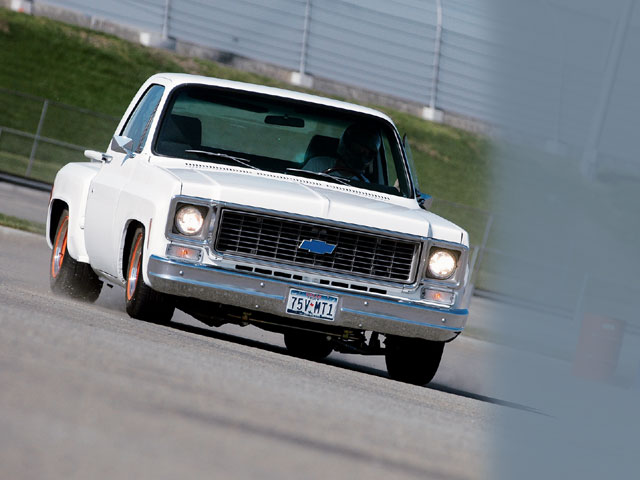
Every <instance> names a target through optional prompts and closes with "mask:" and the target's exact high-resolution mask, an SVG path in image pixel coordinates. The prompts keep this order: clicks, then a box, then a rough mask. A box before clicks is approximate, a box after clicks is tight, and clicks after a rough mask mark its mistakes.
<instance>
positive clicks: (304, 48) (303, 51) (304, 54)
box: [298, 0, 311, 75]
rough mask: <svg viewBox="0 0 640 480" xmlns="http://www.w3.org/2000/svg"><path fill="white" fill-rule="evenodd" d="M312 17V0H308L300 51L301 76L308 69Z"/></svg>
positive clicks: (299, 69) (299, 68)
mask: <svg viewBox="0 0 640 480" xmlns="http://www.w3.org/2000/svg"><path fill="white" fill-rule="evenodd" d="M310 17H311V0H307V5H306V7H305V9H304V27H303V30H302V48H301V50H300V65H299V66H298V71H299V72H300V75H304V74H305V70H306V69H307V44H308V42H309V23H310Z"/></svg>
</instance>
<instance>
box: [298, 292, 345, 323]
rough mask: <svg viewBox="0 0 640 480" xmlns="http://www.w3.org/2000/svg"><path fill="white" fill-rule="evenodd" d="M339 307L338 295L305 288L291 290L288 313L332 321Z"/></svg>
mask: <svg viewBox="0 0 640 480" xmlns="http://www.w3.org/2000/svg"><path fill="white" fill-rule="evenodd" d="M337 309H338V297H331V296H329V295H322V294H320V293H311V292H305V291H303V290H294V289H291V290H289V299H288V300H287V313H292V314H294V315H302V316H305V317H311V318H319V319H321V320H328V321H330V322H332V321H333V320H334V319H335V317H336V310H337Z"/></svg>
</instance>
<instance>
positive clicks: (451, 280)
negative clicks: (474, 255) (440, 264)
mask: <svg viewBox="0 0 640 480" xmlns="http://www.w3.org/2000/svg"><path fill="white" fill-rule="evenodd" d="M439 251H445V252H447V253H449V254H451V255H452V257H453V258H454V259H455V267H454V268H453V271H452V272H451V273H450V274H449V275H447V276H437V275H434V274H432V273H431V272H430V268H429V264H430V260H431V258H432V256H433V255H434V254H437V253H438V252H439ZM467 258H468V248H467V247H466V246H464V245H459V244H452V243H450V242H443V241H434V240H430V241H429V244H428V246H427V249H426V255H425V256H424V264H423V268H422V282H423V283H434V284H440V285H443V284H444V285H448V286H451V287H454V288H455V287H457V286H459V285H460V284H461V282H462V280H463V276H464V274H465V271H466V262H467Z"/></svg>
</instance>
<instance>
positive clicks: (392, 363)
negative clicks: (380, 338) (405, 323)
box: [385, 336, 444, 385]
mask: <svg viewBox="0 0 640 480" xmlns="http://www.w3.org/2000/svg"><path fill="white" fill-rule="evenodd" d="M443 351H444V342H432V341H429V340H422V339H420V338H402V337H394V336H388V337H387V339H386V340H385V361H386V364H387V372H389V376H390V377H391V378H392V379H394V380H398V381H400V382H405V383H411V384H413V385H426V384H427V383H429V382H430V381H431V380H432V379H433V377H434V376H435V374H436V372H437V371H438V367H439V366H440V360H441V359H442V352H443Z"/></svg>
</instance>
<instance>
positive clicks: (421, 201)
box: [416, 192, 433, 210]
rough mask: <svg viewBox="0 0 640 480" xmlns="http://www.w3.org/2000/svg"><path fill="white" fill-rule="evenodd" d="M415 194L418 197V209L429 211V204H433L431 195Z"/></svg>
mask: <svg viewBox="0 0 640 480" xmlns="http://www.w3.org/2000/svg"><path fill="white" fill-rule="evenodd" d="M416 193H417V196H418V205H420V208H423V209H425V210H429V209H430V208H431V204H432V203H433V197H432V196H431V195H427V194H426V193H421V192H416Z"/></svg>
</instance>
